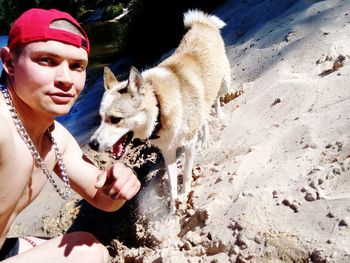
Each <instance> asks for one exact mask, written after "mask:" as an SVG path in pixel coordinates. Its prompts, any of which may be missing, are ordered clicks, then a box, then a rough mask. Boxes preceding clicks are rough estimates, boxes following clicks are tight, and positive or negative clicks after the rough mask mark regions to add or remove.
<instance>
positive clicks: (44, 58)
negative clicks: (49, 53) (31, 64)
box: [40, 57, 52, 64]
mask: <svg viewBox="0 0 350 263" xmlns="http://www.w3.org/2000/svg"><path fill="white" fill-rule="evenodd" d="M40 62H41V63H45V64H51V63H52V60H51V59H50V58H48V57H41V58H40Z"/></svg>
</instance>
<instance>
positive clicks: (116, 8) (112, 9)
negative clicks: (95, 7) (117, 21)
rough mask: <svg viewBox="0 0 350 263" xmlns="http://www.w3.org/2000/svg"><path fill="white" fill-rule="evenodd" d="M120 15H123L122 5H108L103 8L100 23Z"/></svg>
mask: <svg viewBox="0 0 350 263" xmlns="http://www.w3.org/2000/svg"><path fill="white" fill-rule="evenodd" d="M122 13H123V6H122V4H120V3H119V4H117V5H109V6H107V7H106V8H105V10H104V12H103V15H102V18H101V19H102V21H106V20H111V19H113V18H115V17H117V16H119V15H120V14H122Z"/></svg>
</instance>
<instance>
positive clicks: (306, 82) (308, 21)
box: [12, 0, 350, 263]
mask: <svg viewBox="0 0 350 263" xmlns="http://www.w3.org/2000/svg"><path fill="white" fill-rule="evenodd" d="M215 13H216V14H217V15H218V16H220V17H221V18H222V19H223V20H224V21H226V22H227V24H228V25H227V27H226V28H225V29H224V30H223V36H224V37H225V41H226V43H227V53H228V56H229V58H230V61H231V65H232V72H233V74H232V79H233V87H232V88H233V90H239V91H241V92H240V93H239V94H236V95H240V96H238V97H236V96H232V97H231V98H227V100H226V101H225V102H226V103H225V105H224V107H223V109H224V112H225V114H226V117H225V120H224V121H220V120H217V119H215V118H214V117H211V120H210V122H211V136H212V142H213V143H212V145H211V146H210V147H209V148H208V149H205V150H203V149H200V148H198V149H197V153H198V155H197V158H196V166H195V168H194V170H193V184H192V192H191V194H190V196H189V198H188V200H185V201H183V202H182V203H179V209H178V212H177V215H176V216H173V217H170V216H169V215H168V209H167V202H168V197H169V196H168V190H167V177H166V175H164V173H163V172H162V171H160V172H157V171H155V170H156V169H159V168H162V167H163V163H162V158H161V156H160V155H159V153H158V152H157V151H156V149H153V148H151V147H149V146H147V145H145V144H142V143H141V142H135V145H134V146H133V147H130V150H129V153H128V155H127V156H125V157H124V159H123V161H124V162H125V163H127V164H128V165H130V166H132V167H134V168H135V171H136V172H137V174H138V175H139V177H140V179H141V180H142V183H143V188H142V190H141V191H140V193H139V194H138V195H137V197H136V198H135V199H134V200H133V201H131V202H130V203H128V204H127V205H125V206H124V207H123V208H122V209H121V210H120V211H118V212H116V213H103V212H100V211H97V210H96V209H94V208H92V207H90V206H89V205H87V204H86V203H84V202H83V201H80V200H79V198H78V197H77V199H76V200H73V201H71V202H69V203H62V202H61V203H59V202H60V201H59V199H58V198H57V200H58V201H57V202H56V201H54V200H55V198H56V196H54V194H55V193H53V191H52V189H51V188H50V186H48V188H47V189H46V191H45V192H44V193H43V194H42V195H41V196H40V197H39V198H38V199H37V200H36V202H35V204H33V205H32V206H31V209H28V210H27V211H25V212H24V213H23V214H22V215H21V217H20V218H18V220H17V222H16V224H15V225H14V227H13V229H12V234H33V233H35V234H37V235H57V234H59V233H63V232H65V231H72V230H77V229H84V230H89V231H91V232H93V233H94V234H96V235H97V236H98V237H99V238H100V239H101V240H102V241H103V242H104V243H105V244H106V245H107V246H108V248H109V251H110V254H111V262H220V263H221V262H318V263H321V262H322V263H323V262H350V245H349V244H350V88H349V87H350V76H349V70H350V64H349V59H350V44H349V43H350V2H349V1H345V0H344V1H341V0H332V1H311V0H299V1H283V3H281V1H277V0H276V1H231V0H229V1H227V2H226V3H225V4H224V5H223V6H221V7H220V8H218V9H217V10H216V12H215ZM241 93H242V94H241ZM233 98H234V99H233ZM231 99H232V100H231ZM85 152H86V154H87V155H88V156H89V157H90V158H91V159H92V160H94V161H95V162H96V164H97V165H100V166H108V165H109V164H110V162H113V160H111V159H110V158H109V156H108V154H107V153H104V154H103V155H98V154H97V153H94V152H91V151H89V150H88V149H87V148H85ZM179 155H180V157H181V154H179ZM143 160H146V161H143ZM180 160H181V158H179V164H178V165H179V167H180V168H181V167H182V165H181V162H180ZM48 196H49V198H50V200H53V201H52V203H51V201H50V203H49V204H48V203H47V198H48ZM45 200H46V201H45ZM52 204H57V206H55V207H56V208H52ZM37 214H40V215H42V216H41V217H40V218H38V219H37V220H33V219H32V218H33V216H36V215H37ZM28 220H30V222H28Z"/></svg>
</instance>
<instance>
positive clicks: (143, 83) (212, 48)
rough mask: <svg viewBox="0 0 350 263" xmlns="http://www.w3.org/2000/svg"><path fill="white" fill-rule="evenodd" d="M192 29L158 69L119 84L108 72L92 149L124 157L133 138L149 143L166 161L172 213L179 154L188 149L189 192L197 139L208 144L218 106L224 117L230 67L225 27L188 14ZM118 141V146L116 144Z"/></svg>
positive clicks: (186, 185)
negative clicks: (211, 117)
mask: <svg viewBox="0 0 350 263" xmlns="http://www.w3.org/2000/svg"><path fill="white" fill-rule="evenodd" d="M184 25H185V27H187V28H189V29H188V31H187V33H186V34H185V35H184V37H183V39H182V40H181V42H180V44H179V46H178V48H177V49H176V50H175V51H174V52H173V54H172V55H171V56H170V57H168V58H166V59H165V60H164V61H162V62H161V63H160V64H158V65H157V66H156V67H154V68H150V69H147V70H145V71H143V72H142V73H140V72H139V71H138V70H137V69H136V68H135V67H131V69H130V74H129V77H128V79H127V80H125V81H122V82H119V81H118V80H117V78H116V77H115V76H114V74H113V73H112V71H111V70H110V69H109V68H108V67H105V69H104V87H105V93H104V95H103V98H102V100H101V106H100V116H101V124H100V126H99V127H98V128H97V130H96V131H95V133H94V134H93V135H92V137H91V140H90V143H89V145H90V147H91V148H92V149H94V150H98V151H104V150H106V149H107V148H110V147H113V153H114V154H115V156H116V157H117V158H118V157H121V156H122V154H123V152H124V149H125V146H126V145H127V143H128V142H129V141H130V139H131V138H132V137H134V138H140V139H148V140H149V141H150V143H151V144H152V145H154V146H156V147H158V148H159V149H160V151H161V152H162V155H163V157H164V161H165V166H166V169H167V173H168V178H169V186H170V209H171V211H172V212H175V211H176V199H177V197H178V193H177V188H178V183H177V177H178V172H177V164H176V150H177V148H179V147H183V148H184V156H185V157H184V158H185V164H184V178H183V191H182V192H183V193H184V194H185V196H186V195H187V194H188V193H189V190H190V186H191V180H192V168H193V164H194V158H195V146H196V143H197V141H198V137H199V134H202V136H203V137H204V139H203V141H204V142H206V141H207V140H208V117H209V115H210V110H211V107H212V106H213V104H214V107H215V111H216V115H217V116H218V117H220V118H222V117H223V112H222V109H221V106H220V96H223V95H224V94H226V93H228V91H229V87H230V80H231V68H230V63H229V61H228V58H227V56H226V52H225V45H224V41H223V39H222V37H221V34H220V29H221V28H222V27H224V26H225V23H224V22H223V21H222V20H221V19H219V18H218V17H216V16H213V15H208V14H206V13H204V12H202V11H200V10H189V11H187V12H186V13H185V14H184ZM116 142H117V143H116Z"/></svg>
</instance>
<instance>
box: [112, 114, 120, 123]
mask: <svg viewBox="0 0 350 263" xmlns="http://www.w3.org/2000/svg"><path fill="white" fill-rule="evenodd" d="M110 120H111V123H112V124H117V123H118V122H120V121H121V120H122V118H120V117H114V116H110Z"/></svg>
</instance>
